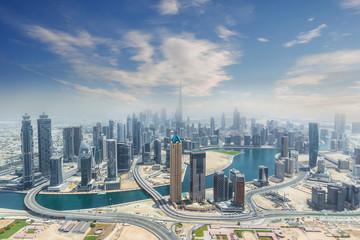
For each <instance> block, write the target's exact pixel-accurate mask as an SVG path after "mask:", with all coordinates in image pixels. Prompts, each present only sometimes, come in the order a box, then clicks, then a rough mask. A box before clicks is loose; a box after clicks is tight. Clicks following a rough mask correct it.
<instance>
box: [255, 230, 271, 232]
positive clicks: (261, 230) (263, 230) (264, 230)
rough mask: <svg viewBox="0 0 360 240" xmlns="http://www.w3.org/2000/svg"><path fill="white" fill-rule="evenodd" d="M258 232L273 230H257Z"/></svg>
mask: <svg viewBox="0 0 360 240" xmlns="http://www.w3.org/2000/svg"><path fill="white" fill-rule="evenodd" d="M256 231H257V232H272V231H271V230H256Z"/></svg>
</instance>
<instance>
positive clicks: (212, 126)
mask: <svg viewBox="0 0 360 240" xmlns="http://www.w3.org/2000/svg"><path fill="white" fill-rule="evenodd" d="M214 134H215V119H214V117H211V119H210V136H212V135H214Z"/></svg>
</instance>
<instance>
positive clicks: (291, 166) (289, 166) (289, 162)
mask: <svg viewBox="0 0 360 240" xmlns="http://www.w3.org/2000/svg"><path fill="white" fill-rule="evenodd" d="M285 173H286V174H287V176H290V177H292V176H293V175H294V173H295V159H294V158H285Z"/></svg>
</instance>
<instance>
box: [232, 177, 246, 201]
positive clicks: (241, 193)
mask: <svg viewBox="0 0 360 240" xmlns="http://www.w3.org/2000/svg"><path fill="white" fill-rule="evenodd" d="M233 185H235V197H234V203H235V206H242V207H244V204H245V175H244V174H240V173H238V174H236V178H235V182H233Z"/></svg>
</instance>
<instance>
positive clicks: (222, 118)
mask: <svg viewBox="0 0 360 240" xmlns="http://www.w3.org/2000/svg"><path fill="white" fill-rule="evenodd" d="M221 130H225V114H224V113H223V114H222V115H221Z"/></svg>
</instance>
